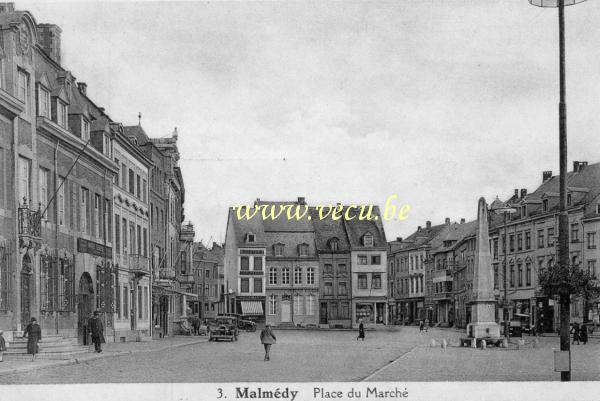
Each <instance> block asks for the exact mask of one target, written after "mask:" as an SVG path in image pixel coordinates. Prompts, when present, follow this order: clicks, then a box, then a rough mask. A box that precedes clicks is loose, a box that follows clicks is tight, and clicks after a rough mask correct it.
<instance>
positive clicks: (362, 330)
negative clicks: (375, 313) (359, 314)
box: [356, 320, 365, 341]
mask: <svg viewBox="0 0 600 401" xmlns="http://www.w3.org/2000/svg"><path fill="white" fill-rule="evenodd" d="M359 339H362V340H363V341H365V325H364V324H363V322H362V320H361V321H360V324H359V325H358V337H356V341H358V340H359Z"/></svg>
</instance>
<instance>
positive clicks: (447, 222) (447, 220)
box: [446, 217, 450, 225]
mask: <svg viewBox="0 0 600 401" xmlns="http://www.w3.org/2000/svg"><path fill="white" fill-rule="evenodd" d="M446 224H447V225H448V224H450V217H446Z"/></svg>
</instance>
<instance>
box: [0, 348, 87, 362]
mask: <svg viewBox="0 0 600 401" xmlns="http://www.w3.org/2000/svg"><path fill="white" fill-rule="evenodd" d="M92 352H93V351H89V350H88V349H87V347H86V349H85V350H76V351H69V352H53V353H43V352H40V353H39V354H37V356H36V358H38V359H73V358H77V357H79V356H81V355H84V354H89V353H92ZM28 359H31V355H30V354H25V353H18V354H9V353H6V352H5V353H4V360H5V361H6V360H28Z"/></svg>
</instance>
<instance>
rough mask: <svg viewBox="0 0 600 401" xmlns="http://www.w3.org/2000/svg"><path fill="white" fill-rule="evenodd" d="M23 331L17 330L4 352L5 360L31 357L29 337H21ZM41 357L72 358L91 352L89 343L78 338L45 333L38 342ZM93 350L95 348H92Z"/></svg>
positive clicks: (38, 356) (39, 356)
mask: <svg viewBox="0 0 600 401" xmlns="http://www.w3.org/2000/svg"><path fill="white" fill-rule="evenodd" d="M21 336H22V333H20V332H15V333H14V335H13V341H10V345H9V347H8V349H7V350H6V351H5V352H4V359H5V360H16V359H30V358H31V355H29V354H28V353H27V339H26V338H21ZM38 344H39V347H40V352H39V354H38V355H37V358H40V359H72V358H75V357H77V356H78V355H81V354H87V353H88V352H90V347H88V346H87V345H79V344H78V343H77V338H64V337H63V336H60V335H45V336H43V337H42V340H41V341H40V342H39V343H38ZM92 352H93V348H92Z"/></svg>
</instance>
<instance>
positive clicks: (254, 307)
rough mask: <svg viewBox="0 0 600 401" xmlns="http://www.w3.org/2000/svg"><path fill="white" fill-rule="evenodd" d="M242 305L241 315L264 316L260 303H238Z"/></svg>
mask: <svg viewBox="0 0 600 401" xmlns="http://www.w3.org/2000/svg"><path fill="white" fill-rule="evenodd" d="M240 302H241V304H242V314H243V315H252V316H257V315H260V316H262V315H264V314H265V313H264V312H263V307H262V303H261V302H260V301H240Z"/></svg>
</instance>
